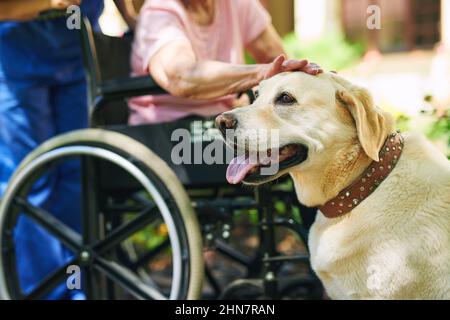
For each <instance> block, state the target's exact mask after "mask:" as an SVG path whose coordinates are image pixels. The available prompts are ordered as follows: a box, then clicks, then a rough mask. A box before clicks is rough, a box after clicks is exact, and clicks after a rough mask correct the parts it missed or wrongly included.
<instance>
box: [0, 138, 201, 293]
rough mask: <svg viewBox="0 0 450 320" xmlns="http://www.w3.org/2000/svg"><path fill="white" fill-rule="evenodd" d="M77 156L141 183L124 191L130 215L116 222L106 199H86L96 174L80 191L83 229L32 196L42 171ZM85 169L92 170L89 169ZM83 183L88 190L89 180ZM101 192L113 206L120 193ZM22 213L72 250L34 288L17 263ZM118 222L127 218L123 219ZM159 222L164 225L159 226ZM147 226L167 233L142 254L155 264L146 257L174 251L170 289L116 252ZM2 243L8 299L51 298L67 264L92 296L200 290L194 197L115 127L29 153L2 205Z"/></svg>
mask: <svg viewBox="0 0 450 320" xmlns="http://www.w3.org/2000/svg"><path fill="white" fill-rule="evenodd" d="M75 160H76V161H80V162H81V163H83V168H84V167H85V163H87V162H91V163H94V162H95V163H97V165H98V164H99V162H101V163H102V164H107V165H109V166H110V167H111V166H113V167H115V168H118V170H119V171H121V174H123V173H126V174H128V175H129V176H130V177H131V178H132V180H133V181H134V183H135V184H139V185H140V188H139V190H135V189H133V190H131V191H130V192H119V193H120V195H119V198H121V201H122V203H126V204H128V205H129V206H128V207H127V208H126V209H124V210H122V211H126V213H125V216H124V215H121V216H120V218H119V219H116V218H115V221H116V223H111V220H114V219H111V215H110V211H109V209H108V208H106V207H107V206H106V205H105V206H100V205H97V206H96V205H95V204H94V205H93V203H91V201H92V198H91V199H90V200H89V201H87V200H86V199H85V197H86V194H88V193H89V192H93V191H95V190H93V188H92V185H94V186H95V187H96V188H97V187H98V181H96V179H95V178H92V177H91V176H90V177H88V178H89V179H91V180H90V181H89V182H88V184H87V186H88V187H87V188H88V190H82V191H83V202H85V203H84V206H83V210H82V213H81V218H82V220H83V223H82V228H81V231H80V232H76V231H75V230H73V229H72V228H70V227H68V226H67V225H66V224H65V223H63V222H62V221H61V220H59V219H58V218H57V217H55V216H54V215H53V214H51V213H50V212H48V211H47V210H46V209H43V208H39V207H36V206H34V205H32V204H31V203H30V201H29V200H28V194H29V192H30V190H31V189H32V188H33V185H34V184H35V183H36V181H38V179H39V178H40V177H41V176H42V174H43V172H47V171H49V170H52V168H55V167H56V166H58V165H60V164H61V163H62V162H64V161H75ZM83 173H84V175H86V172H85V170H83ZM88 173H89V174H92V171H90V172H88ZM119 177H121V175H118V176H117V179H119ZM83 188H84V189H86V184H85V183H84V184H83ZM116 191H117V190H116ZM119 191H120V189H119ZM112 193H114V192H112ZM114 196H116V197H117V195H114ZM101 198H102V199H103V202H105V203H107V204H108V203H109V202H110V201H109V200H111V198H114V197H108V196H107V195H105V194H102V195H101ZM130 199H131V200H130ZM56 201H57V200H56ZM86 202H88V203H86ZM133 207H134V208H135V209H133ZM136 207H139V209H138V208H136ZM86 208H89V210H86ZM93 208H94V209H95V212H94V214H92V212H93ZM86 211H90V212H86ZM133 212H134V213H133ZM20 216H26V217H27V218H30V219H31V220H33V221H34V222H35V223H37V224H38V225H39V227H41V228H42V229H43V230H45V231H46V232H47V233H49V234H51V235H52V236H53V237H55V238H56V239H58V240H59V241H60V242H61V243H62V244H63V245H64V247H65V248H67V249H68V251H70V252H71V256H70V259H68V262H67V264H65V265H63V266H61V267H60V268H59V269H58V268H57V269H56V270H53V271H51V272H50V273H49V274H48V275H46V276H45V277H43V279H42V280H41V281H40V283H38V284H37V285H36V286H35V287H34V288H33V289H31V292H23V290H22V289H21V286H20V283H19V276H18V271H17V265H16V264H17V260H16V255H17V250H16V246H15V233H14V230H15V228H16V226H17V223H18V219H19V217H20ZM117 220H120V221H121V223H119V224H117ZM155 221H158V222H159V223H158V224H157V225H155ZM149 226H150V227H152V228H153V229H155V228H157V229H162V230H163V231H164V232H163V234H162V235H158V236H159V238H161V240H160V241H159V243H156V244H153V245H151V246H150V247H151V248H150V249H149V250H152V251H154V253H155V254H154V255H152V254H148V253H147V254H146V253H145V252H144V255H145V257H141V259H140V260H142V261H143V262H145V263H146V264H147V265H149V263H148V260H149V259H151V258H152V257H154V256H155V255H156V253H160V252H162V251H164V252H165V253H166V256H170V259H169V260H170V261H169V262H170V263H169V265H168V264H167V263H166V264H165V268H166V269H167V268H170V267H171V270H170V271H171V272H166V273H168V274H169V276H170V281H169V282H168V284H167V281H166V286H168V287H167V288H165V287H163V286H159V285H158V284H157V281H148V278H149V276H150V277H151V272H147V274H146V278H145V279H144V278H143V277H142V276H140V274H139V272H136V270H137V269H138V268H130V267H129V265H127V263H124V261H123V259H120V258H119V257H118V254H117V252H121V251H123V250H122V249H120V248H122V247H123V246H124V245H125V246H126V245H127V244H128V245H129V243H130V241H132V240H130V238H131V239H133V236H134V237H135V236H136V234H139V232H142V230H144V229H146V228H148V227H149ZM0 247H1V249H2V251H1V255H0V297H1V298H3V299H41V298H45V297H46V296H47V295H48V294H49V293H50V292H52V291H53V290H54V288H56V287H57V286H60V285H62V284H63V283H66V281H67V277H68V275H67V268H68V266H72V265H76V266H79V267H80V268H81V269H80V270H82V272H81V274H82V279H83V282H82V283H83V285H82V290H84V291H85V293H86V295H87V298H94V299H99V298H100V299H103V298H117V296H118V295H117V294H116V293H117V292H120V295H119V296H120V298H124V297H130V296H133V297H136V298H139V299H167V298H169V299H197V298H199V297H200V294H201V286H202V279H203V257H202V240H201V234H200V228H199V226H198V221H197V218H196V216H195V214H194V211H193V209H192V206H191V202H190V199H189V197H188V196H187V194H186V192H185V190H184V188H183V187H182V185H181V183H180V182H179V180H178V178H177V177H176V176H175V174H174V173H173V171H172V170H171V169H170V168H169V167H168V166H167V164H166V163H165V162H164V161H162V160H161V159H160V158H159V157H158V156H157V155H155V154H154V153H153V152H152V151H150V150H149V149H148V148H147V147H145V146H144V145H142V144H141V143H139V142H137V141H135V140H133V139H131V138H130V137H127V136H125V135H123V134H120V133H116V132H112V131H107V130H101V129H85V130H78V131H74V132H71V133H68V134H64V135H61V136H57V137H55V138H53V139H51V140H49V141H47V142H46V143H44V144H43V145H41V146H40V147H39V148H38V149H36V150H35V151H34V152H32V153H31V154H30V155H29V156H28V157H26V159H25V160H24V161H23V162H22V163H21V165H20V166H19V168H18V170H17V171H16V173H15V174H14V176H13V177H12V178H11V180H10V182H9V184H8V188H7V190H6V191H5V193H4V196H3V199H2V200H1V203H0ZM144 249H145V246H144ZM150 253H153V252H150ZM43 258H44V257H43ZM142 261H141V262H142ZM133 262H135V261H133ZM141 269H142V268H141ZM166 271H167V270H166ZM112 292H115V294H113V293H112Z"/></svg>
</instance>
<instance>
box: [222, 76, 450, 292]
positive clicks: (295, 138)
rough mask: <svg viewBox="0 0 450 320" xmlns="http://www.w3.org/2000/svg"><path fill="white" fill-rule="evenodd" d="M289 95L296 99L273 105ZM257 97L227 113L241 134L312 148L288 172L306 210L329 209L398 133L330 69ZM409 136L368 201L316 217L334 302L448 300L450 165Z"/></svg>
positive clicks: (320, 263) (315, 249) (265, 86)
mask: <svg viewBox="0 0 450 320" xmlns="http://www.w3.org/2000/svg"><path fill="white" fill-rule="evenodd" d="M283 91H284V92H288V93H290V94H291V95H292V96H293V97H294V98H295V99H296V100H297V103H295V104H293V105H284V106H283V105H277V104H276V103H275V102H274V100H275V97H276V96H277V95H278V94H279V93H280V92H283ZM259 92H260V95H259V97H258V99H256V101H255V102H254V103H253V104H252V105H250V106H248V107H243V108H239V109H235V110H232V111H229V112H228V113H231V114H233V115H234V116H235V118H236V119H237V134H239V132H240V131H241V130H246V129H261V128H264V129H279V134H280V146H283V145H286V144H289V143H302V144H304V145H306V146H307V147H308V148H309V152H308V158H307V160H306V161H304V162H303V163H301V164H299V165H296V166H294V167H291V168H289V169H287V170H286V171H287V172H288V173H289V174H290V175H291V177H292V178H293V180H294V184H295V188H296V192H297V195H298V198H299V200H300V201H301V202H302V203H303V204H305V205H307V206H318V205H322V204H324V203H325V202H326V201H327V200H329V199H331V198H333V197H335V196H336V195H337V194H338V192H339V191H341V190H342V189H343V188H344V187H346V186H348V185H349V184H350V183H351V182H352V181H353V180H354V179H355V178H356V177H358V176H359V175H360V174H361V173H362V172H363V171H364V170H365V168H367V167H368V165H369V164H370V163H371V162H372V161H378V160H379V159H378V152H379V149H380V147H381V146H382V144H383V142H384V140H385V139H386V137H387V135H388V134H389V133H391V132H394V130H395V127H394V126H395V124H394V121H393V118H392V117H391V116H390V115H389V114H388V113H386V112H385V111H383V110H381V109H379V108H378V107H376V106H375V105H374V103H373V101H372V98H371V96H370V94H369V93H368V92H367V90H365V89H363V88H360V87H357V86H355V85H353V84H351V83H350V82H348V81H347V80H345V79H343V78H342V77H340V76H338V75H335V74H332V73H324V74H320V75H318V76H311V75H307V74H305V73H301V72H294V73H284V74H280V75H277V76H275V77H273V78H271V79H268V80H266V81H264V82H262V83H261V85H260V89H259ZM404 138H405V144H404V149H403V153H402V155H401V157H400V160H399V162H398V164H397V165H396V167H395V168H394V170H393V171H392V172H391V174H390V175H389V176H388V177H387V179H386V180H385V181H383V182H382V184H381V185H380V186H379V187H378V188H377V189H376V190H375V191H374V192H373V193H372V194H371V195H370V196H369V197H368V198H367V199H365V200H364V201H362V202H361V203H360V205H358V206H357V207H356V208H355V209H354V210H352V211H351V212H349V213H348V214H346V215H344V216H342V217H340V218H335V219H328V218H326V217H325V216H324V215H323V214H322V213H320V212H319V213H318V215H317V218H316V221H315V223H314V224H313V226H312V228H311V231H310V236H309V250H310V254H311V263H312V266H313V269H314V270H315V272H316V273H317V275H318V276H319V278H320V279H321V281H322V282H323V284H324V286H325V288H326V290H327V293H328V295H329V296H330V297H331V298H333V299H450V162H449V161H448V160H447V159H446V158H445V156H444V155H442V154H441V153H440V152H439V151H438V150H437V149H436V148H435V147H434V146H433V145H432V144H431V143H429V142H428V141H427V140H426V139H425V138H423V137H422V136H420V135H418V134H404ZM260 140H263V139H260ZM285 173H286V172H279V173H278V174H277V175H276V176H273V177H271V178H270V180H272V179H275V178H277V177H279V176H281V175H283V174H285ZM263 182H265V181H261V183H263Z"/></svg>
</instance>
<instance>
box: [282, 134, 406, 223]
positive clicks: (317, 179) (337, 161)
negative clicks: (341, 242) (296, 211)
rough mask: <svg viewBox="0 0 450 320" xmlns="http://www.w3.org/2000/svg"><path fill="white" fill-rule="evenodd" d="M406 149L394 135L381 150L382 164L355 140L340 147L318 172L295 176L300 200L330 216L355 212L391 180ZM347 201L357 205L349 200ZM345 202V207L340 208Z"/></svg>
mask: <svg viewBox="0 0 450 320" xmlns="http://www.w3.org/2000/svg"><path fill="white" fill-rule="evenodd" d="M402 146H403V138H402V136H401V135H400V134H399V133H394V134H391V135H390V136H389V137H388V138H387V139H386V141H385V144H384V145H383V147H382V149H381V151H380V162H374V161H373V160H372V159H370V158H369V157H368V156H367V155H366V153H365V152H364V150H363V149H362V147H361V145H360V144H359V143H355V141H354V142H353V143H349V144H348V145H346V146H340V147H336V148H335V150H334V152H332V155H334V156H332V157H331V159H333V161H330V162H327V163H326V164H325V165H322V166H317V168H318V169H313V170H308V171H306V172H292V173H291V176H292V177H293V179H294V182H295V184H296V190H297V194H298V196H299V200H300V201H301V202H302V203H303V204H305V205H307V206H319V207H320V209H321V211H322V212H323V213H324V214H325V215H326V216H327V217H336V216H339V215H342V214H345V213H346V212H349V211H351V209H352V208H353V207H355V206H356V205H357V204H359V203H360V202H361V201H362V200H364V199H365V197H367V196H368V195H370V193H371V192H372V191H373V190H374V189H375V188H376V187H377V186H378V185H379V184H380V183H381V182H382V180H384V179H385V178H386V177H387V175H388V174H389V173H390V171H391V170H392V169H393V167H394V166H395V163H396V162H397V159H398V158H399V157H400V154H401V149H402ZM383 157H384V159H383ZM367 171H370V172H367ZM366 173H367V177H366ZM362 175H364V178H362ZM312 177H314V179H312ZM360 180H361V181H360ZM372 180H373V181H372ZM378 180H380V181H378ZM363 182H364V183H363ZM355 188H356V189H358V190H357V191H356V192H355V190H354V189H355ZM369 191H370V192H369ZM353 193H355V194H356V193H357V197H355V199H354V197H350V195H352V194H353ZM338 196H339V197H338ZM347 198H349V199H350V200H353V202H356V203H352V201H350V202H348V201H346V200H347ZM342 199H344V200H342ZM342 202H343V203H344V204H345V208H342V207H339V205H341V206H342V205H343V203H342ZM347 202H348V203H347ZM340 209H341V210H340Z"/></svg>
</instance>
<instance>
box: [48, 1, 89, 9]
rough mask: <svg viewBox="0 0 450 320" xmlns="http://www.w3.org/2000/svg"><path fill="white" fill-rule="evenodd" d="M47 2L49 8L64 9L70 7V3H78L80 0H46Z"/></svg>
mask: <svg viewBox="0 0 450 320" xmlns="http://www.w3.org/2000/svg"><path fill="white" fill-rule="evenodd" d="M48 2H49V9H56V10H61V9H66V8H67V7H70V6H71V5H77V6H78V5H80V4H81V0H48Z"/></svg>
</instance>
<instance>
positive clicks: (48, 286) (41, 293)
mask: <svg viewBox="0 0 450 320" xmlns="http://www.w3.org/2000/svg"><path fill="white" fill-rule="evenodd" d="M74 264H77V260H76V259H74V260H72V261H70V262H69V263H67V264H66V265H64V266H63V267H61V268H59V269H58V270H56V271H54V272H52V273H51V274H49V275H48V276H47V277H45V278H44V280H42V281H41V282H40V283H39V284H38V286H37V287H36V288H34V289H33V291H32V292H31V293H29V294H27V295H26V296H25V297H24V299H25V300H37V299H42V298H43V297H45V296H46V295H47V294H49V293H50V292H51V291H52V290H53V289H54V288H55V287H56V286H57V285H59V284H61V283H63V282H64V280H66V279H67V268H68V267H69V266H70V265H74Z"/></svg>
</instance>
